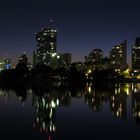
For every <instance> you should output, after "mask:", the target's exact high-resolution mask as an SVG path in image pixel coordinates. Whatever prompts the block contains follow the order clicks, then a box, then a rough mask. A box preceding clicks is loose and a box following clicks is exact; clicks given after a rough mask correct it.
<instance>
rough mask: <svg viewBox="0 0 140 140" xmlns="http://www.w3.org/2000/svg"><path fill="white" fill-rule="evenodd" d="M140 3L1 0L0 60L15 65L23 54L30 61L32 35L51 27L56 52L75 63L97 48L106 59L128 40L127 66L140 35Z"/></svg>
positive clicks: (32, 42)
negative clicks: (55, 40) (112, 49)
mask: <svg viewBox="0 0 140 140" xmlns="http://www.w3.org/2000/svg"><path fill="white" fill-rule="evenodd" d="M139 3H140V2H139V1H138V0H134V1H126V0H124V1H120V0H117V1H113V2H112V1H110V0H106V1H101V0H98V1H96V0H95V1H90V0H88V1H86V2H85V1H82V2H81V1H79V0H78V1H67V2H65V1H63V0H60V1H59V2H58V1H56V0H52V1H45V0H42V1H38V0H36V1H33V0H31V1H30V2H29V1H26V0H24V1H20V2H19V1H17V0H13V1H12V2H7V1H3V2H2V3H1V7H0V15H1V27H0V30H1V33H0V37H1V41H0V46H1V51H0V58H3V57H4V58H5V57H6V56H8V57H9V58H11V59H12V60H13V61H12V62H13V63H17V58H18V57H19V56H20V55H21V54H22V53H23V52H25V51H26V52H27V55H28V56H29V60H30V61H31V60H32V52H33V51H34V50H35V48H36V41H35V32H38V31H40V29H41V28H44V27H46V26H53V27H54V28H56V29H57V30H58V40H57V44H58V45H57V46H58V47H57V48H58V52H69V53H71V54H72V58H73V60H75V61H78V60H79V61H81V60H83V59H84V56H85V55H87V54H88V53H89V52H90V51H91V50H92V49H96V48H100V49H102V50H103V52H104V56H109V51H110V50H111V48H112V47H113V46H114V45H116V44H118V43H120V42H122V41H123V40H127V41H128V63H130V54H131V47H132V45H133V44H134V41H135V38H136V37H139V36H140V30H139V25H140V24H139V23H140V20H139V19H138V17H139V11H140V10H139ZM50 19H53V22H52V23H51V25H50V23H49V20H50ZM7 54H8V55H7Z"/></svg>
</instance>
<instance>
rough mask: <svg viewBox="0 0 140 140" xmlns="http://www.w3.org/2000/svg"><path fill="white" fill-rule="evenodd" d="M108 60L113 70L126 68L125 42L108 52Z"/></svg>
mask: <svg viewBox="0 0 140 140" xmlns="http://www.w3.org/2000/svg"><path fill="white" fill-rule="evenodd" d="M110 60H111V63H112V66H113V68H116V69H125V68H127V42H126V41H124V42H123V43H121V44H120V45H115V46H114V47H113V48H112V50H111V51H110Z"/></svg>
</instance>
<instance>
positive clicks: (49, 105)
mask: <svg viewBox="0 0 140 140" xmlns="http://www.w3.org/2000/svg"><path fill="white" fill-rule="evenodd" d="M10 91H11V89H10V90H4V89H0V103H2V102H3V101H4V102H5V103H6V102H7V101H8V99H9V98H10V97H11V96H12V95H11V94H10V93H11V92H10ZM12 91H14V93H15V95H16V97H17V98H18V100H20V101H21V103H22V104H23V105H24V104H26V100H27V99H28V96H30V95H31V96H32V106H33V108H35V112H34V120H33V129H36V130H37V131H38V132H40V133H41V134H46V135H47V136H48V139H49V140H50V139H51V138H52V137H53V135H54V134H55V133H56V131H57V122H56V117H57V114H56V110H57V108H59V107H63V106H71V104H72V97H73V98H78V99H81V100H83V101H84V103H85V105H86V106H88V107H89V110H91V111H92V112H95V113H98V112H102V111H103V108H104V106H105V104H107V103H108V105H109V110H110V112H111V113H112V114H113V116H114V117H115V118H119V119H121V120H124V121H126V120H127V117H129V116H127V115H131V114H132V115H133V121H134V122H135V124H137V125H138V124H140V84H137V83H132V84H123V85H121V84H115V85H107V86H103V87H102V86H99V87H96V86H94V85H93V84H89V83H88V84H87V85H86V87H82V88H79V87H76V86H74V87H65V86H61V85H60V86H59V87H57V88H47V89H44V88H35V89H31V88H29V89H26V88H25V87H20V88H16V89H12ZM128 98H130V99H131V101H130V102H128ZM128 104H131V105H130V106H131V114H128V113H127V109H128V107H127V106H128Z"/></svg>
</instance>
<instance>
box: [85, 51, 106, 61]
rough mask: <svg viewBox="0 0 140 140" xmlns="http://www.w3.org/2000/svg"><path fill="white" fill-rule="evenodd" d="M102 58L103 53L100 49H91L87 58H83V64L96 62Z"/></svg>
mask: <svg viewBox="0 0 140 140" xmlns="http://www.w3.org/2000/svg"><path fill="white" fill-rule="evenodd" d="M101 58H103V51H102V50H101V49H93V50H92V51H91V52H90V53H89V55H88V56H85V62H96V61H100V59H101Z"/></svg>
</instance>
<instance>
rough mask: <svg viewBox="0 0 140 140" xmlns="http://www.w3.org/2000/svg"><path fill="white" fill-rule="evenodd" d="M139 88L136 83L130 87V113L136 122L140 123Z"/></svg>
mask: <svg viewBox="0 0 140 140" xmlns="http://www.w3.org/2000/svg"><path fill="white" fill-rule="evenodd" d="M139 93H140V89H138V85H137V84H135V85H133V89H132V113H133V117H134V118H135V122H136V124H140V94H139Z"/></svg>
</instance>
